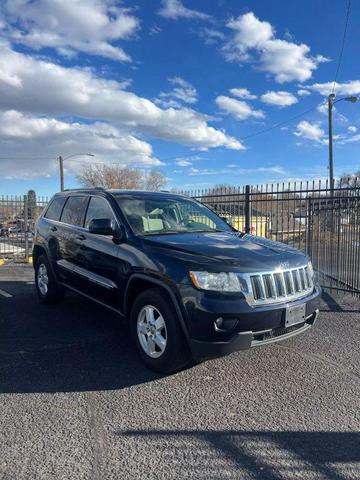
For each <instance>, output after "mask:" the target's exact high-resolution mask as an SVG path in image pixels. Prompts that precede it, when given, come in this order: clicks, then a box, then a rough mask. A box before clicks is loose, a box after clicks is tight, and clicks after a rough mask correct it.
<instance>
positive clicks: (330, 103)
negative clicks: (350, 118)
mask: <svg viewBox="0 0 360 480" xmlns="http://www.w3.org/2000/svg"><path fill="white" fill-rule="evenodd" d="M335 98H336V95H335V93H330V95H329V96H328V117H329V180H330V193H331V196H333V194H334V187H335V181H334V152H333V122H332V120H333V119H332V114H333V106H334V104H335V103H338V102H341V101H342V100H345V101H346V102H351V103H356V102H357V101H358V100H359V99H358V97H355V96H351V97H344V98H339V99H338V100H335Z"/></svg>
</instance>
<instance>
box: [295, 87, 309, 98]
mask: <svg viewBox="0 0 360 480" xmlns="http://www.w3.org/2000/svg"><path fill="white" fill-rule="evenodd" d="M297 94H298V95H299V97H307V96H308V95H311V92H309V90H304V89H303V88H300V90H298V91H297Z"/></svg>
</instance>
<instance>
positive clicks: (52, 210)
mask: <svg viewBox="0 0 360 480" xmlns="http://www.w3.org/2000/svg"><path fill="white" fill-rule="evenodd" d="M66 198H67V197H55V198H54V199H53V200H52V202H51V203H50V205H49V208H48V209H47V210H46V213H45V215H44V217H45V218H48V219H49V220H57V221H59V220H60V215H61V211H62V209H63V206H64V204H65V202H66Z"/></svg>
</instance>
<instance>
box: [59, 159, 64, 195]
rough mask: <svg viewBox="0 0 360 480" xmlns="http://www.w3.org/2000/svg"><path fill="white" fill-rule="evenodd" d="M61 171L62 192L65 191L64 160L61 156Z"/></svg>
mask: <svg viewBox="0 0 360 480" xmlns="http://www.w3.org/2000/svg"><path fill="white" fill-rule="evenodd" d="M59 169H60V191H61V192H63V191H64V159H63V157H62V156H61V155H60V156H59Z"/></svg>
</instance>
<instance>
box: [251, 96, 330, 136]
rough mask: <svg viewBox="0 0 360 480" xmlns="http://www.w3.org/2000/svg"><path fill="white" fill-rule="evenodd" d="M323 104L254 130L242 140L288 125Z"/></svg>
mask: <svg viewBox="0 0 360 480" xmlns="http://www.w3.org/2000/svg"><path fill="white" fill-rule="evenodd" d="M324 104H325V102H324ZM321 105H323V104H322V103H321V104H320V105H319V104H316V105H314V106H313V107H311V108H308V109H307V110H305V111H303V112H301V113H298V114H297V115H294V116H293V117H290V118H288V119H287V120H284V121H283V122H278V123H274V124H273V125H271V126H270V127H267V128H263V129H262V130H258V131H257V132H254V133H250V135H246V136H245V137H242V140H248V139H249V138H253V137H256V136H257V135H261V134H262V133H266V132H270V131H271V130H274V129H275V128H279V127H282V126H284V125H287V124H288V123H291V122H293V121H294V120H297V119H298V118H301V117H304V116H305V115H307V114H308V113H310V112H312V111H313V110H316V109H317V108H318V107H319V106H321Z"/></svg>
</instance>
